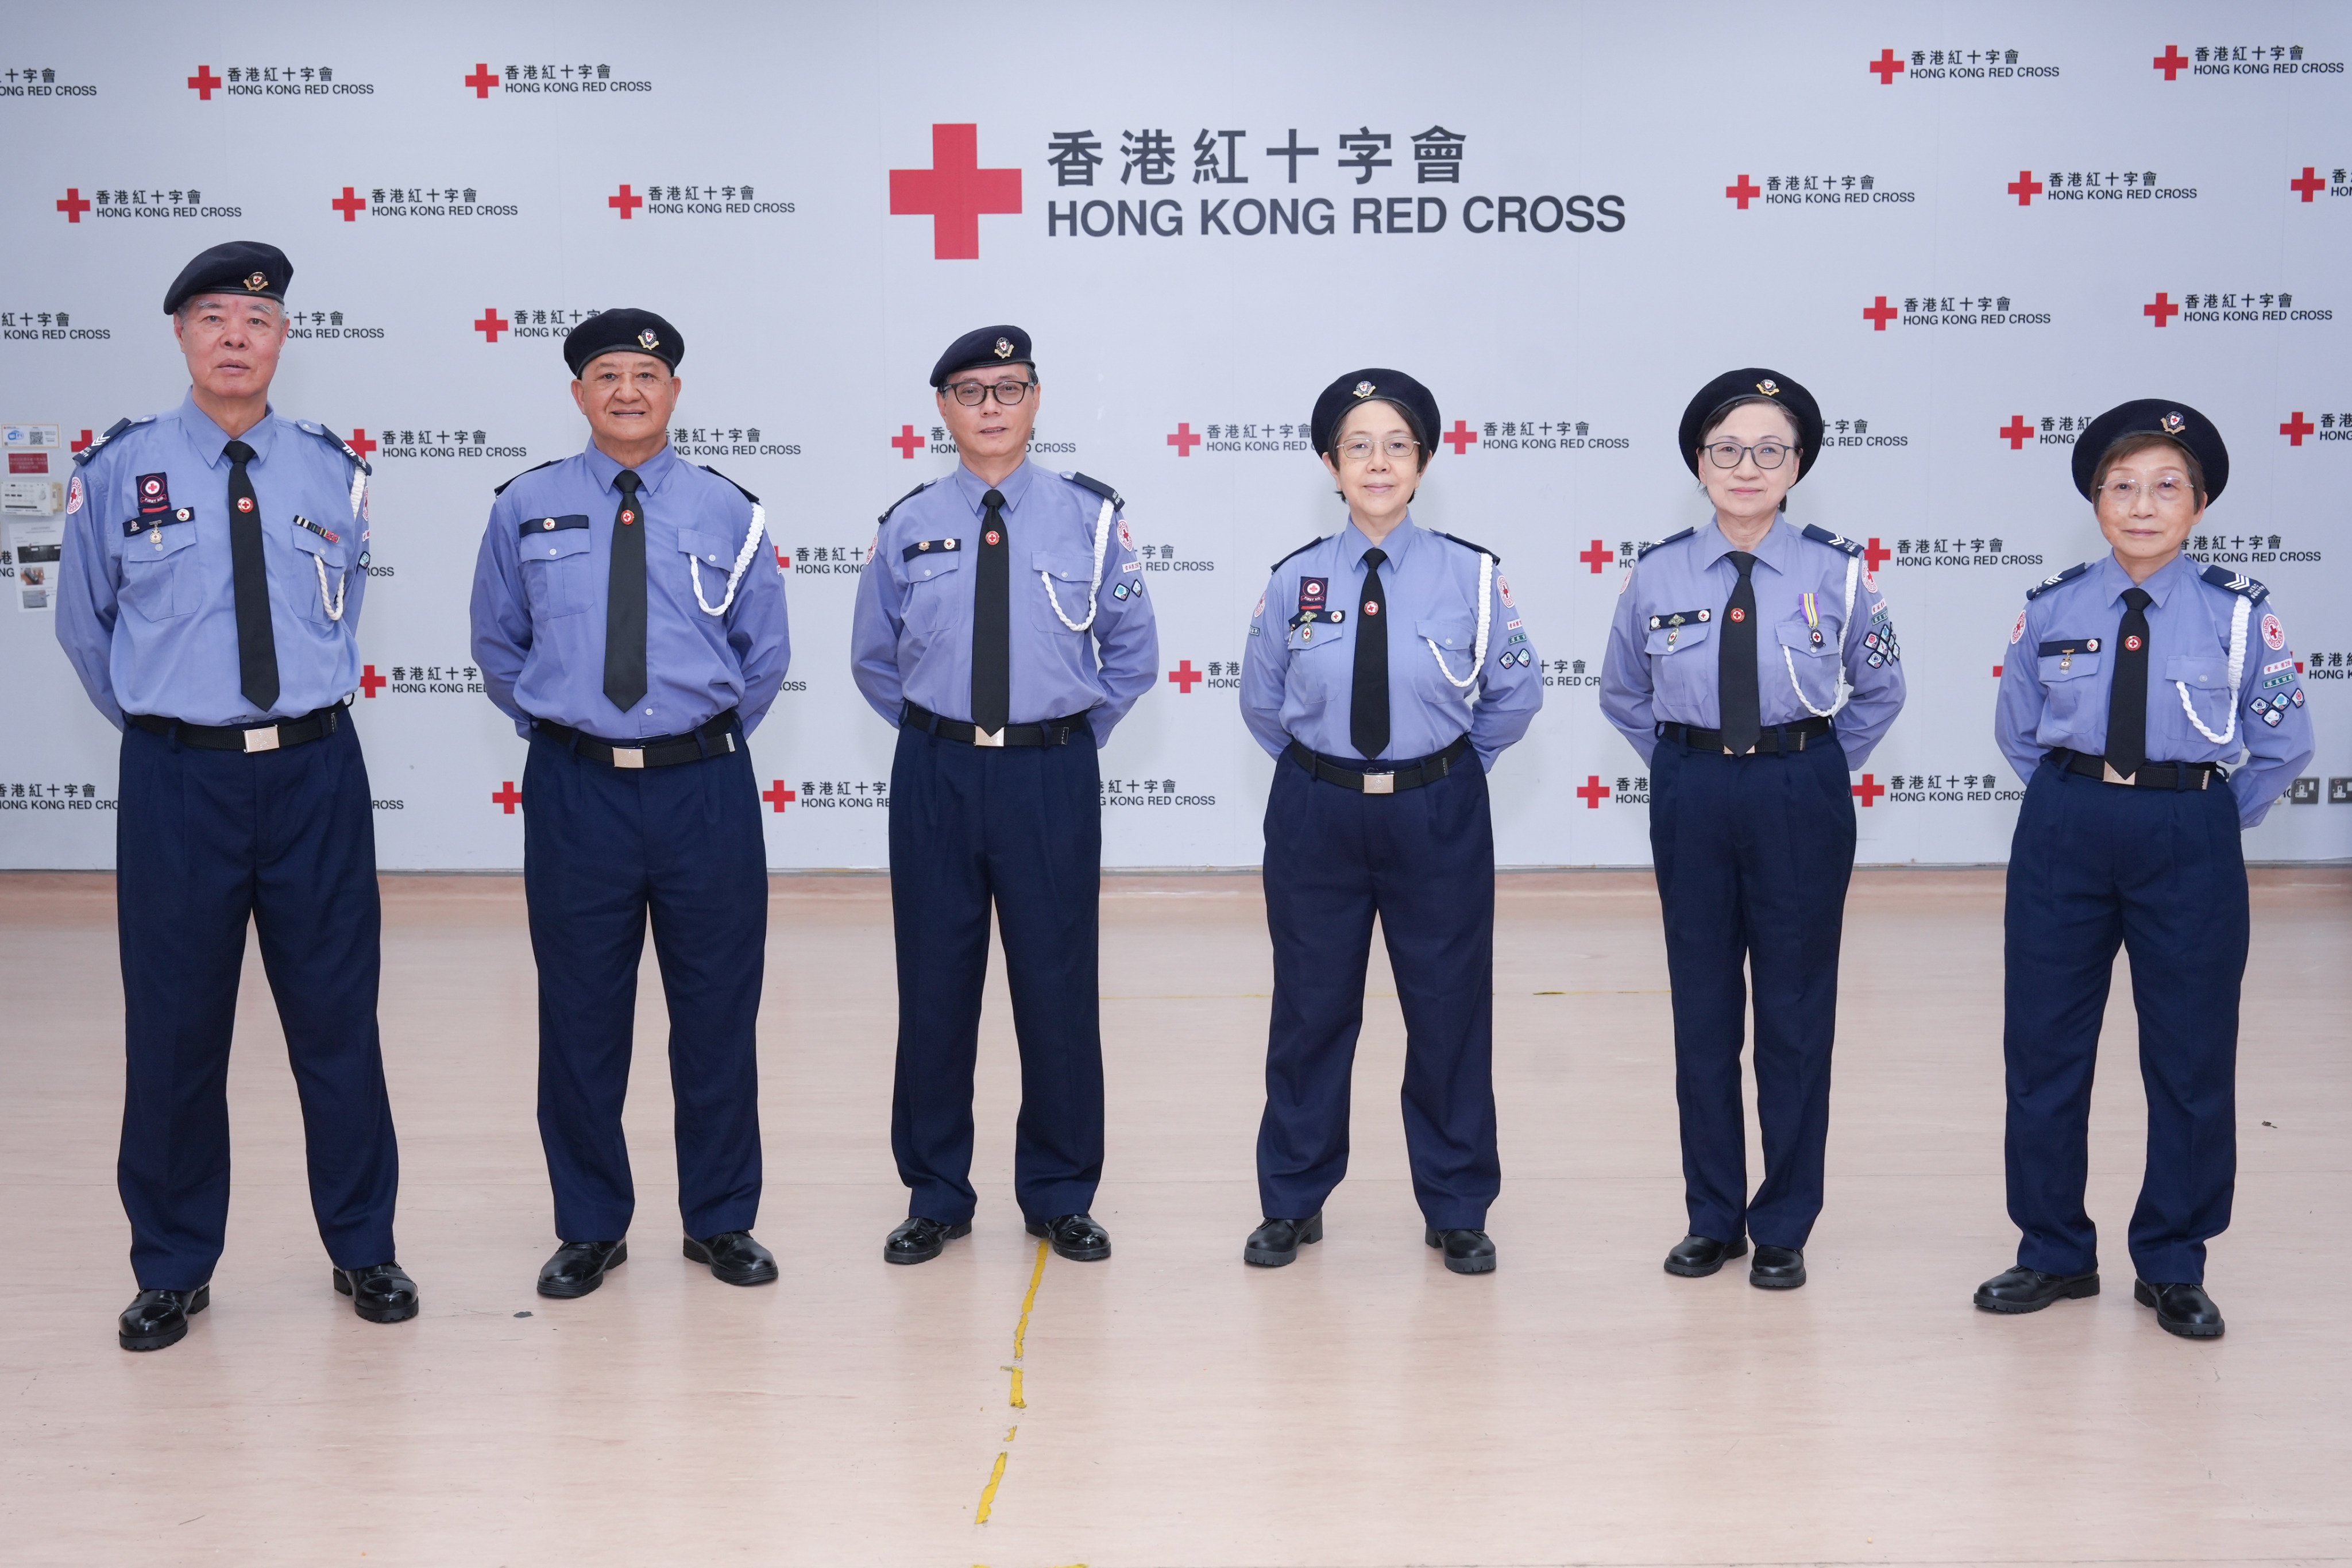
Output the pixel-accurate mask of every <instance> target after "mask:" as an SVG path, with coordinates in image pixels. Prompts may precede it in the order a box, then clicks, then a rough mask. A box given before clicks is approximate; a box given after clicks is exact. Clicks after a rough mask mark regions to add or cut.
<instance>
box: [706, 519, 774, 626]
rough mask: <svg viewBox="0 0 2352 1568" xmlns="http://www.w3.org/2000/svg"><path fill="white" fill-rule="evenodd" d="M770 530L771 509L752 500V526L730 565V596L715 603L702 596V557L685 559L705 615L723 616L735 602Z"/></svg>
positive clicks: (728, 593)
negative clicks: (754, 557)
mask: <svg viewBox="0 0 2352 1568" xmlns="http://www.w3.org/2000/svg"><path fill="white" fill-rule="evenodd" d="M767 532H768V509H767V508H765V507H763V506H761V504H760V503H759V502H758V501H753V502H752V503H751V527H750V528H749V529H748V530H746V531H744V534H743V548H742V549H740V550H739V551H737V552H735V564H734V565H733V566H732V567H730V568H729V570H728V573H727V596H726V597H725V598H723V599H721V600H719V603H717V604H716V605H714V604H712V603H711V602H710V601H709V600H708V599H706V598H704V597H703V596H702V558H701V557H700V556H698V555H688V557H687V558H686V574H687V577H688V579H689V580H690V581H691V582H692V583H693V584H694V602H695V604H696V605H698V606H699V607H700V608H701V611H702V613H703V614H704V615H706V616H723V615H725V614H726V613H727V607H728V606H729V605H732V604H733V603H734V602H735V590H736V588H737V587H738V586H739V585H740V584H741V583H742V581H743V572H744V569H745V568H747V567H749V566H750V565H751V558H752V557H753V556H754V555H757V554H758V553H759V552H760V541H761V539H763V538H765V537H766V535H767Z"/></svg>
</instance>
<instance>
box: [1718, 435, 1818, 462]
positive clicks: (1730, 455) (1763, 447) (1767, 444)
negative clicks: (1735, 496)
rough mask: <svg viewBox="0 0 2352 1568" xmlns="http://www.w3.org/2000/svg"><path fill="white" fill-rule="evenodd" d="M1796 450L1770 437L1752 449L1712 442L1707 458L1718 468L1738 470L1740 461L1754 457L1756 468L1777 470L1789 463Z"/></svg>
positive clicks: (1723, 442) (1726, 442) (1731, 442)
mask: <svg viewBox="0 0 2352 1568" xmlns="http://www.w3.org/2000/svg"><path fill="white" fill-rule="evenodd" d="M1796 449H1797V448H1796V447H1792V446H1790V444H1789V443H1788V442H1786V441H1775V440H1772V439H1769V437H1768V438H1767V439H1765V440H1761V441H1759V442H1757V443H1756V444H1755V445H1754V446H1752V447H1743V446H1741V445H1740V444H1739V443H1738V442H1737V441H1710V442H1708V443H1707V447H1706V456H1707V460H1708V461H1709V462H1712V463H1713V464H1714V465H1715V466H1716V467H1717V468H1738V467H1739V460H1740V459H1741V458H1745V457H1753V458H1755V459H1756V466H1757V467H1758V468H1779V467H1780V465H1781V464H1782V463H1785V462H1787V461H1788V460H1789V454H1790V453H1791V452H1793V451H1795V450H1796Z"/></svg>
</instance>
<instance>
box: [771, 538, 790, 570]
mask: <svg viewBox="0 0 2352 1568" xmlns="http://www.w3.org/2000/svg"><path fill="white" fill-rule="evenodd" d="M768 548H769V549H771V550H772V551H774V552H776V570H777V571H779V572H789V571H791V570H792V569H793V558H792V557H791V556H789V555H787V554H785V553H784V547H783V546H782V545H781V544H772V545H770V546H769V547H768Z"/></svg>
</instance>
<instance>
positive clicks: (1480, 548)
mask: <svg viewBox="0 0 2352 1568" xmlns="http://www.w3.org/2000/svg"><path fill="white" fill-rule="evenodd" d="M1437 537H1438V538H1440V539H1451V540H1453V541H1454V543H1456V544H1458V545H1460V546H1461V547H1462V548H1463V549H1465V550H1475V551H1476V552H1478V553H1479V554H1481V555H1490V556H1494V561H1495V564H1496V565H1497V566H1500V565H1501V564H1502V563H1503V558H1502V557H1501V556H1499V555H1496V554H1495V552H1493V551H1491V550H1489V549H1487V548H1486V546H1485V545H1483V544H1473V543H1471V542H1469V541H1468V540H1466V539H1464V538H1463V537H1461V536H1460V535H1459V534H1454V533H1446V532H1444V531H1438V532H1437Z"/></svg>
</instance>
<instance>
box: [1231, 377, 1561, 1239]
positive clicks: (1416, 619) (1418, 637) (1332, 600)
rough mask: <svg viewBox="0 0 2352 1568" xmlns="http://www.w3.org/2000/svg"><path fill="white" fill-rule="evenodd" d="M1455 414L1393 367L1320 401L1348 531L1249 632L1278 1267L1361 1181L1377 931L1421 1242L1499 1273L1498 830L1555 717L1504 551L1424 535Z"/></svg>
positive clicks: (1269, 1216) (1274, 587)
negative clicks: (1365, 1057)
mask: <svg viewBox="0 0 2352 1568" xmlns="http://www.w3.org/2000/svg"><path fill="white" fill-rule="evenodd" d="M1441 424H1442V422H1441V421H1440V419H1439V418H1438V413H1437V400H1436V399H1435V398H1434V397H1433V396H1432V395H1431V394H1430V391H1429V389H1428V388H1427V387H1425V386H1423V384H1421V383H1420V382H1418V381H1415V380H1414V379H1413V378H1412V377H1411V376H1409V375H1406V374H1403V373H1402V372H1401V371H1395V370H1381V369H1371V370H1360V371H1350V372H1349V374H1346V375H1343V376H1341V377H1339V380H1337V381H1335V382H1333V383H1332V384H1330V386H1328V388H1326V389H1325V390H1324V393H1323V395H1321V396H1320V397H1318V398H1317V399H1316V402H1315V411H1314V416H1313V419H1312V421H1311V422H1310V424H1309V426H1308V428H1309V430H1310V431H1311V433H1312V434H1313V437H1314V441H1315V450H1316V451H1317V452H1318V454H1320V455H1321V457H1322V460H1323V465H1324V467H1325V468H1326V469H1327V470H1328V473H1329V474H1330V477H1331V478H1332V479H1333V480H1334V481H1336V483H1337V484H1338V486H1339V492H1340V495H1341V496H1342V497H1343V498H1344V499H1345V500H1346V501H1347V504H1348V522H1347V525H1346V526H1345V527H1343V528H1341V529H1339V531H1337V532H1336V533H1332V534H1330V535H1328V537H1325V538H1323V539H1318V540H1317V541H1315V542H1313V543H1311V544H1307V545H1304V546H1302V547H1301V548H1299V549H1297V550H1295V551H1292V552H1290V554H1289V555H1287V556H1286V557H1285V558H1284V559H1283V560H1281V561H1279V562H1277V563H1276V564H1275V567H1274V581H1273V582H1272V583H1270V584H1267V587H1266V591H1265V597H1264V598H1263V599H1261V600H1259V601H1258V606H1257V609H1256V611H1255V613H1254V614H1253V615H1252V616H1251V619H1250V628H1249V641H1248V644H1247V646H1246V647H1245V648H1244V651H1243V657H1242V687H1241V700H1242V717H1243V718H1244V720H1245V721H1247V722H1248V724H1249V728H1250V733H1251V734H1253V735H1255V736H1256V737H1257V742H1258V744H1259V745H1261V746H1264V747H1265V749H1266V752H1267V753H1268V754H1269V755H1271V756H1272V757H1274V758H1275V770H1274V788H1273V791H1272V793H1271V794H1270V795H1268V796H1267V799H1266V805H1265V918H1266V929H1267V931H1269V932H1270V933H1271V935H1272V937H1273V941H1274V1005H1273V1009H1272V1017H1271V1021H1270V1024H1269V1026H1268V1029H1267V1037H1266V1051H1265V1115H1264V1117H1263V1118H1262V1119H1261V1120H1260V1121H1259V1123H1258V1135H1257V1184H1258V1204H1259V1213H1260V1214H1261V1215H1264V1216H1265V1217H1264V1219H1263V1221H1262V1222H1261V1223H1260V1225H1259V1226H1258V1227H1257V1229H1256V1230H1255V1231H1253V1232H1252V1233H1251V1234H1250V1237H1249V1239H1248V1240H1247V1241H1246V1242H1245V1243H1244V1245H1243V1247H1242V1259H1243V1261H1244V1262H1246V1263H1255V1264H1257V1265H1259V1266H1260V1267H1262V1268H1280V1267H1282V1266H1283V1265H1285V1264H1287V1263H1289V1262H1291V1261H1292V1260H1293V1259H1295V1258H1297V1256H1298V1249H1299V1247H1302V1246H1307V1245H1310V1244H1312V1243H1314V1242H1317V1241H1320V1240H1321V1239H1322V1238H1323V1205H1324V1201H1325V1200H1326V1199H1327V1198H1328V1197H1329V1196H1330V1194H1331V1193H1332V1192H1333V1190H1334V1189H1336V1188H1337V1187H1338V1186H1339V1182H1340V1180H1341V1179H1342V1178H1343V1177H1344V1176H1346V1174H1347V1173H1348V1113H1349V1093H1348V1090H1349V1079H1350V1078H1351V1076H1352V1071H1353V1068H1354V1065H1355V1058H1356V1039H1357V1037H1358V1035H1359V1034H1360V1032H1361V1031H1362V1028H1363V1023H1364V971H1365V965H1366V964H1367V963H1368V962H1369V961H1370V956H1371V945H1372V918H1373V916H1375V915H1378V916H1379V917H1380V921H1381V932H1382V934H1383V935H1384V936H1385V937H1386V938H1387V941H1388V950H1389V963H1390V967H1391V969H1393V970H1394V971H1395V973H1396V983H1397V996H1398V1000H1399V1002H1400V1003H1401V1004H1402V1007H1403V1010H1404V1025H1405V1069H1404V1086H1403V1089H1402V1100H1403V1107H1404V1129H1405V1148H1406V1151H1407V1153H1408V1156H1409V1157H1410V1159H1411V1162H1412V1188H1413V1195H1414V1197H1415V1198H1417V1199H1418V1200H1419V1202H1420V1205H1421V1211H1422V1217H1423V1220H1424V1221H1425V1222H1426V1228H1425V1229H1424V1232H1423V1239H1424V1240H1425V1241H1426V1242H1427V1243H1428V1244H1429V1245H1430V1246H1431V1247H1435V1248H1437V1249H1439V1251H1440V1252H1441V1254H1442V1255H1443V1257H1444V1263H1445V1267H1446V1268H1449V1269H1452V1270H1453V1271H1454V1272H1455V1273H1457V1274H1486V1273H1489V1272H1492V1271H1493V1269H1494V1268H1495V1244H1494V1241H1493V1239H1492V1238H1491V1237H1488V1236H1487V1234H1486V1210H1487V1207H1488V1205H1491V1204H1493V1202H1494V1201H1495V1196H1496V1193H1497V1192H1499V1191H1500V1190H1501V1184H1502V1166H1501V1162H1500V1159H1499V1157H1498V1155H1497V1153H1496V1144H1495V1083H1494V1056H1495V1050H1494V1046H1495V830H1494V823H1493V820H1492V818H1491V816H1489V814H1488V806H1487V799H1486V774H1487V773H1490V772H1491V771H1493V769H1494V766H1495V762H1496V758H1497V757H1499V756H1500V755H1501V754H1502V752H1503V750H1504V748H1506V747H1507V746H1509V745H1510V744H1512V743H1513V742H1516V741H1517V740H1518V739H1519V737H1520V736H1522V735H1524V734H1526V733H1527V731H1528V724H1530V723H1531V722H1533V721H1534V719H1535V716H1536V710H1538V709H1539V708H1541V707H1542V706H1543V676H1542V673H1541V672H1540V670H1539V669H1538V668H1537V665H1536V655H1535V648H1534V647H1533V646H1532V645H1531V644H1530V643H1529V642H1528V634H1527V632H1526V630H1525V628H1524V627H1523V626H1521V624H1520V616H1519V613H1518V611H1517V609H1516V608H1515V607H1514V606H1513V603H1512V598H1511V588H1510V584H1508V583H1507V582H1505V581H1504V580H1503V578H1502V577H1501V576H1500V575H1498V574H1496V565H1497V564H1498V562H1497V559H1496V556H1495V554H1494V552H1491V551H1489V550H1486V548H1484V547H1483V546H1480V545H1475V544H1472V543H1469V542H1466V541H1465V540H1460V539H1456V538H1454V536H1453V535H1451V534H1446V533H1435V532H1432V531H1428V530H1426V529H1424V528H1423V527H1421V526H1420V525H1419V524H1417V523H1415V522H1414V521H1413V520H1412V501H1413V498H1414V497H1415V496H1416V495H1417V494H1418V493H1419V491H1420V488H1421V486H1422V484H1423V474H1424V470H1426V468H1428V466H1429V459H1430V456H1431V454H1432V452H1433V449H1434V446H1435V440H1436V432H1437V431H1438V430H1439V428H1440V427H1441Z"/></svg>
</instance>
